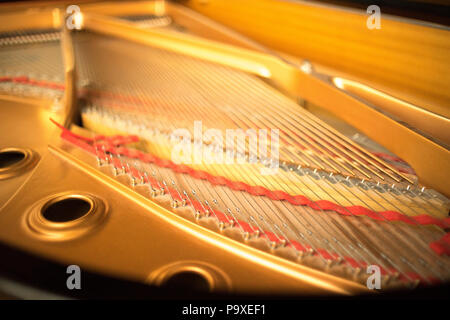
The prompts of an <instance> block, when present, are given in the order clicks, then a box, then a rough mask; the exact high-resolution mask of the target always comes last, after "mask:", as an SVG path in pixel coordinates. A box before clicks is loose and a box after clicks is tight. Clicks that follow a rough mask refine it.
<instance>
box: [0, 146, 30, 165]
mask: <svg viewBox="0 0 450 320" xmlns="http://www.w3.org/2000/svg"><path fill="white" fill-rule="evenodd" d="M23 159H25V154H24V153H23V152H21V151H16V150H6V151H0V168H8V167H11V166H12V165H14V164H16V163H19V162H20V161H22V160H23Z"/></svg>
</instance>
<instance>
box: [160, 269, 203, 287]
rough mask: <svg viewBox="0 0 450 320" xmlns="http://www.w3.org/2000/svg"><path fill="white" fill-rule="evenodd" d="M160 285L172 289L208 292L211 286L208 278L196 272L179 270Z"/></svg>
mask: <svg viewBox="0 0 450 320" xmlns="http://www.w3.org/2000/svg"><path fill="white" fill-rule="evenodd" d="M162 287H164V288H167V289H174V290H186V291H200V292H208V291H209V290H210V289H211V286H210V284H209V282H208V280H207V279H206V278H205V277H204V276H203V275H201V274H200V273H198V272H193V271H180V272H177V273H175V274H173V275H171V276H170V277H168V279H166V280H165V281H164V283H163V284H162Z"/></svg>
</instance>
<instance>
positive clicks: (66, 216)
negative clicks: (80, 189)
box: [42, 198, 92, 222]
mask: <svg viewBox="0 0 450 320" xmlns="http://www.w3.org/2000/svg"><path fill="white" fill-rule="evenodd" d="M91 209H92V204H91V203H90V202H89V201H87V200H85V199H80V198H66V199H61V200H57V201H53V202H50V203H49V204H47V205H46V206H44V207H43V208H42V216H43V217H44V218H45V219H47V220H49V221H51V222H69V221H73V220H76V219H79V218H81V217H83V216H84V215H86V214H87V213H88V212H89V211H90V210H91Z"/></svg>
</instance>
